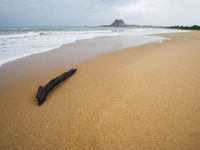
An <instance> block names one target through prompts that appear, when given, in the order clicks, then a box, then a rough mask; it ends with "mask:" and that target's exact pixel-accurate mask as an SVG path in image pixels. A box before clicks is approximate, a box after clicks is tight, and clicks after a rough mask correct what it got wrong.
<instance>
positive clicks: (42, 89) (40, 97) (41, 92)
mask: <svg viewBox="0 0 200 150" xmlns="http://www.w3.org/2000/svg"><path fill="white" fill-rule="evenodd" d="M76 70H77V69H74V68H72V69H70V70H69V71H68V72H64V73H62V74H61V75H59V76H58V77H56V78H54V79H52V80H51V81H49V83H47V84H46V85H45V86H39V88H38V92H37V94H36V98H37V101H38V105H39V106H40V105H41V104H42V103H44V101H45V99H46V96H47V94H48V93H49V92H50V91H51V90H52V89H53V88H54V87H55V86H56V85H58V84H59V83H60V82H62V81H64V80H65V79H67V78H68V77H70V76H71V75H73V74H74V73H75V72H76Z"/></svg>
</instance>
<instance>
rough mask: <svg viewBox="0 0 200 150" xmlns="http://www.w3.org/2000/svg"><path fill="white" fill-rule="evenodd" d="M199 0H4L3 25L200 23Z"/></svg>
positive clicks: (0, 1) (0, 13)
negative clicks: (119, 21) (120, 22)
mask: <svg viewBox="0 0 200 150" xmlns="http://www.w3.org/2000/svg"><path fill="white" fill-rule="evenodd" d="M199 5H200V2H199V1H198V0H126V1H122V0H0V26H3V25H5V26H6V25H69V26H70V25H86V24H87V25H100V24H109V23H111V22H112V21H113V20H114V19H115V18H122V19H124V20H125V21H126V22H127V23H129V24H153V25H176V24H179V25H181V24H185V25H192V24H200V19H199V17H198V14H200V10H199V8H198V6H199Z"/></svg>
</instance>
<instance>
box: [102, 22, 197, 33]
mask: <svg viewBox="0 0 200 150" xmlns="http://www.w3.org/2000/svg"><path fill="white" fill-rule="evenodd" d="M100 27H129V28H167V29H182V30H200V26H198V25H193V26H152V25H127V24H126V23H125V22H124V21H123V20H122V19H115V21H114V22H113V23H112V24H110V25H101V26H100Z"/></svg>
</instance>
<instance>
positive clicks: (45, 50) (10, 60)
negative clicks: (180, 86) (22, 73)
mask: <svg viewBox="0 0 200 150" xmlns="http://www.w3.org/2000/svg"><path fill="white" fill-rule="evenodd" d="M162 32H164V33H179V32H180V33H181V32H189V31H185V30H183V31H181V30H174V31H172V30H170V29H169V31H167V32H166V31H162ZM156 34H162V33H154V34H151V33H147V34H144V35H126V34H125V35H115V36H113V35H112V36H110V35H107V36H96V37H93V38H87V39H79V40H75V41H74V42H69V43H62V44H60V45H58V46H56V47H54V48H48V49H44V50H41V51H38V52H33V53H30V54H25V55H22V56H17V57H15V58H12V59H9V60H7V61H5V62H3V63H1V64H0V67H1V66H2V65H4V64H7V63H9V62H13V61H15V60H18V59H23V58H24V57H29V56H32V55H36V54H40V53H45V52H48V51H52V50H55V49H58V48H60V47H62V46H64V45H68V44H74V43H76V42H77V41H84V40H93V39H94V40H95V39H96V38H104V37H120V36H133V37H134V36H154V35H156ZM139 45H140V44H139ZM133 46H134V45H133ZM136 46H137V45H136ZM122 49H123V48H122Z"/></svg>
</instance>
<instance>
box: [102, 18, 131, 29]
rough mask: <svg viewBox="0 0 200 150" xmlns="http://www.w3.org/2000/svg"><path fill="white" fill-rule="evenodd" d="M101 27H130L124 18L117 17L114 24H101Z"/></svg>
mask: <svg viewBox="0 0 200 150" xmlns="http://www.w3.org/2000/svg"><path fill="white" fill-rule="evenodd" d="M101 27H128V25H127V24H125V23H124V21H123V20H122V19H116V20H115V21H114V22H113V23H112V24H110V25H101Z"/></svg>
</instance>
